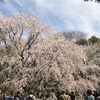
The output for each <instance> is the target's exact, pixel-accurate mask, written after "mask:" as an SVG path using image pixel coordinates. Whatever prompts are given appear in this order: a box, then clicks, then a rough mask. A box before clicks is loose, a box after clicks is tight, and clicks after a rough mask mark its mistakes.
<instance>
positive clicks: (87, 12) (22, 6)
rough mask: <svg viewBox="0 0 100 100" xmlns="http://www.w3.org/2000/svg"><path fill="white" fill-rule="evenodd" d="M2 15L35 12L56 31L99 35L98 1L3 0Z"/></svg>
mask: <svg viewBox="0 0 100 100" xmlns="http://www.w3.org/2000/svg"><path fill="white" fill-rule="evenodd" d="M4 1H5V3H0V11H1V12H2V14H3V15H4V16H6V17H7V16H8V15H9V14H13V13H18V12H26V13H32V14H35V15H36V16H37V17H39V18H40V19H41V20H42V21H43V22H44V23H46V24H47V25H49V26H52V27H53V28H54V30H55V31H56V32H58V33H59V32H62V31H82V32H86V33H87V34H88V36H89V37H90V36H92V35H95V36H97V37H100V9H99V8H100V3H97V2H95V0H93V1H88V2H84V0H4Z"/></svg>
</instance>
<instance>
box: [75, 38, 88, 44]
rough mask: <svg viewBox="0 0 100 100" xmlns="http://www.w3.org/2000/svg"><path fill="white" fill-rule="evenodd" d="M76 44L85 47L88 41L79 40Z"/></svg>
mask: <svg viewBox="0 0 100 100" xmlns="http://www.w3.org/2000/svg"><path fill="white" fill-rule="evenodd" d="M76 43H77V44H79V45H87V44H88V41H87V40H86V39H80V40H78V41H77V42H76Z"/></svg>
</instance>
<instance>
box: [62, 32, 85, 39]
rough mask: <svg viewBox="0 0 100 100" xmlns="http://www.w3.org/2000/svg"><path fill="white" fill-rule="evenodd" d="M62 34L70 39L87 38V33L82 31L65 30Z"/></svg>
mask: <svg viewBox="0 0 100 100" xmlns="http://www.w3.org/2000/svg"><path fill="white" fill-rule="evenodd" d="M62 34H63V35H64V36H65V37H66V38H69V39H76V40H80V39H86V38H87V34H86V33H84V32H81V31H65V32H62Z"/></svg>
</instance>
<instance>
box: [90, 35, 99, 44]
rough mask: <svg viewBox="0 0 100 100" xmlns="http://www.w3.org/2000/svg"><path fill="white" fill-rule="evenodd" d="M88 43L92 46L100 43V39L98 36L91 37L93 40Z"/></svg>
mask: <svg viewBox="0 0 100 100" xmlns="http://www.w3.org/2000/svg"><path fill="white" fill-rule="evenodd" d="M88 41H89V43H90V44H95V43H98V42H100V39H99V38H97V37H96V36H91V38H89V39H88Z"/></svg>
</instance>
